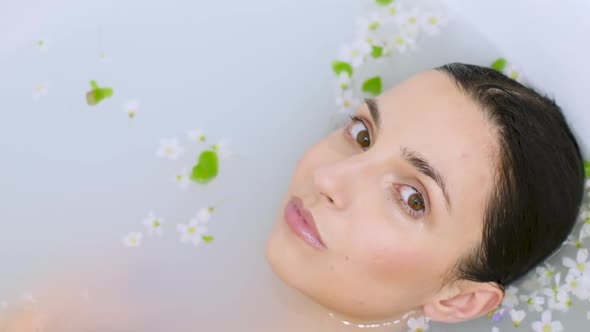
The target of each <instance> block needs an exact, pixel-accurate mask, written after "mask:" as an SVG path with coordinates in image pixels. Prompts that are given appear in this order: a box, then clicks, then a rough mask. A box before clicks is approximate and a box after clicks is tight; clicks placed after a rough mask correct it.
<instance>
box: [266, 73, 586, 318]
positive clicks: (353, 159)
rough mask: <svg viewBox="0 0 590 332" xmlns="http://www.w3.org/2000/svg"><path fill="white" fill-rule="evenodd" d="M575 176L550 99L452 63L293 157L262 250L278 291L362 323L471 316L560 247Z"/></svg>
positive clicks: (571, 210) (578, 166) (575, 200)
mask: <svg viewBox="0 0 590 332" xmlns="http://www.w3.org/2000/svg"><path fill="white" fill-rule="evenodd" d="M583 181H584V170H583V160H582V157H581V154H580V150H579V147H578V144H577V142H576V139H575V137H574V136H573V134H572V132H571V131H570V128H569V127H568V124H567V123H566V121H565V119H564V117H563V114H562V113H561V110H560V108H559V107H558V106H557V105H556V104H555V103H554V102H553V101H552V100H550V99H548V98H547V97H544V96H541V95H540V94H539V93H537V92H535V91H534V90H533V89H530V88H527V87H525V86H523V85H521V84H519V83H518V82H516V81H513V80H511V79H509V78H508V77H506V76H504V75H502V74H500V73H498V72H496V71H494V70H492V69H488V68H483V67H479V66H474V65H467V64H459V63H454V64H449V65H445V66H442V67H439V68H436V69H435V70H431V71H427V72H424V73H420V74H418V75H416V76H414V77H412V78H410V79H408V80H407V81H405V82H403V83H401V84H400V85H398V86H396V87H394V88H393V89H391V90H389V91H387V92H385V93H383V94H382V95H380V96H379V97H378V98H377V99H374V100H373V99H369V100H366V103H365V104H364V105H362V106H361V107H360V108H359V109H358V110H357V112H356V113H355V115H354V116H352V117H351V121H350V122H349V124H348V125H347V126H345V127H344V128H341V129H338V130H336V131H334V132H333V133H331V134H330V135H329V136H328V137H326V138H325V139H323V140H322V141H320V142H318V143H317V144H316V145H314V146H312V147H311V148H310V149H309V150H308V151H307V152H306V153H305V154H304V155H303V156H302V157H301V158H300V160H299V161H298V164H297V168H296V170H295V174H294V175H293V179H292V181H291V184H290V186H289V188H288V192H287V194H286V196H285V199H284V202H283V206H284V212H283V213H282V214H281V215H280V216H278V218H277V221H276V223H275V226H274V229H273V231H272V233H271V234H270V237H269V239H268V243H267V250H266V251H267V252H266V254H267V258H268V261H269V263H270V265H271V267H272V269H273V271H274V272H275V273H276V274H277V275H278V276H279V277H280V278H281V279H282V280H283V281H284V282H285V283H286V284H288V285H290V286H292V287H293V288H296V289H298V290H299V291H301V292H302V293H303V294H305V295H307V296H308V297H309V298H311V299H313V300H314V301H316V302H317V303H319V304H321V305H323V306H325V307H327V308H328V309H330V310H332V311H335V312H338V313H340V314H343V315H346V316H348V317H354V318H355V319H357V320H360V321H371V320H382V319H396V318H400V317H402V316H403V314H404V313H406V312H409V311H413V310H420V311H423V313H424V315H425V316H427V317H429V318H431V319H432V320H434V321H442V322H460V321H466V320H471V319H474V318H477V317H480V316H482V315H485V314H486V313H488V312H489V311H491V310H492V309H494V308H496V307H497V306H498V305H499V304H501V302H502V299H503V295H504V288H505V287H506V286H507V285H509V284H510V283H511V282H513V281H515V280H517V279H518V278H519V277H521V276H523V275H524V274H526V273H527V271H529V270H530V269H531V268H533V267H534V266H535V265H536V264H538V263H539V262H542V261H543V260H544V259H545V258H547V257H548V256H549V255H550V254H552V253H553V252H554V251H555V250H556V249H558V248H559V247H560V246H561V244H562V243H563V242H564V241H565V239H566V237H567V235H568V234H569V233H570V231H571V230H572V227H573V225H574V223H575V219H576V217H577V214H578V212H579V209H580V205H581V202H582V197H583V190H584V185H583Z"/></svg>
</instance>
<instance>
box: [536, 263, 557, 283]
mask: <svg viewBox="0 0 590 332" xmlns="http://www.w3.org/2000/svg"><path fill="white" fill-rule="evenodd" d="M535 272H536V273H537V281H538V282H539V284H541V286H547V285H549V284H550V283H551V279H552V277H553V275H554V274H555V267H554V266H553V265H551V264H549V263H545V266H539V267H537V268H536V269H535Z"/></svg>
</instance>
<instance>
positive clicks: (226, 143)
mask: <svg viewBox="0 0 590 332" xmlns="http://www.w3.org/2000/svg"><path fill="white" fill-rule="evenodd" d="M230 145H231V138H228V137H226V138H222V139H220V140H219V141H218V142H217V143H215V144H213V150H215V151H216V152H217V154H218V155H219V157H220V158H221V159H231V158H233V156H234V153H233V152H232V150H231V148H230Z"/></svg>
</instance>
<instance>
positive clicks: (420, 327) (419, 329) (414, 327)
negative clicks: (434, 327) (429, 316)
mask: <svg viewBox="0 0 590 332" xmlns="http://www.w3.org/2000/svg"><path fill="white" fill-rule="evenodd" d="M408 327H409V330H408V332H423V331H426V330H428V328H429V327H430V326H429V325H428V322H427V321H426V317H424V316H420V317H418V318H414V317H410V319H408Z"/></svg>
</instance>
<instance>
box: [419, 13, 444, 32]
mask: <svg viewBox="0 0 590 332" xmlns="http://www.w3.org/2000/svg"><path fill="white" fill-rule="evenodd" d="M447 23H448V19H447V17H446V16H445V15H442V14H439V13H424V14H422V15H421V16H420V25H421V26H422V28H423V29H424V31H426V33H427V34H429V35H431V36H432V35H437V34H439V33H440V30H441V28H442V27H444V26H445V25H447Z"/></svg>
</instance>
